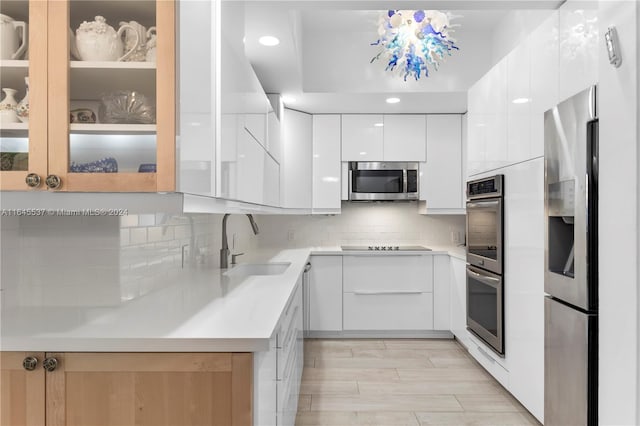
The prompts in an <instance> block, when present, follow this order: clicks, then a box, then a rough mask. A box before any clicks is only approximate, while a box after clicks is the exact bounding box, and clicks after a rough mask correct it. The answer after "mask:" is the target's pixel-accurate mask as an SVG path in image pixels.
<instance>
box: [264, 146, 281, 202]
mask: <svg viewBox="0 0 640 426" xmlns="http://www.w3.org/2000/svg"><path fill="white" fill-rule="evenodd" d="M263 155H264V179H263V183H264V197H263V204H264V205H266V206H271V207H279V206H280V165H279V164H278V163H277V162H276V160H274V159H273V157H271V155H269V154H268V153H267V152H263Z"/></svg>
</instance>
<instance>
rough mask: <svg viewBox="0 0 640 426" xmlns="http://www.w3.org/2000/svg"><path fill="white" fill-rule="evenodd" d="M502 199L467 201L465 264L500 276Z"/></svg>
mask: <svg viewBox="0 0 640 426" xmlns="http://www.w3.org/2000/svg"><path fill="white" fill-rule="evenodd" d="M502 229H503V223H502V197H498V198H485V199H481V200H473V201H467V262H469V264H471V265H475V266H478V267H480V268H482V269H486V270H488V271H491V272H494V273H496V274H499V275H502V248H503V247H502V244H503V240H502Z"/></svg>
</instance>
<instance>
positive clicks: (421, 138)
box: [382, 114, 427, 161]
mask: <svg viewBox="0 0 640 426" xmlns="http://www.w3.org/2000/svg"><path fill="white" fill-rule="evenodd" d="M383 124H384V126H383V153H382V157H383V158H384V161H425V160H426V157H427V150H426V147H425V145H426V141H427V129H426V128H427V123H426V119H425V116H424V115H416V114H402V115H390V114H385V115H384V117H383Z"/></svg>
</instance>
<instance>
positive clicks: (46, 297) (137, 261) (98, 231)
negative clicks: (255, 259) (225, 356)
mask: <svg viewBox="0 0 640 426" xmlns="http://www.w3.org/2000/svg"><path fill="white" fill-rule="evenodd" d="M234 216H235V215H234ZM234 216H232V217H230V218H229V220H228V225H229V226H228V229H227V233H228V235H229V247H230V248H231V250H232V252H239V251H245V250H251V248H252V247H256V246H257V242H256V239H255V237H254V236H253V234H252V233H251V228H250V226H249V224H248V223H246V224H245V223H241V220H242V219H239V218H238V219H236V218H235V217H234ZM244 221H246V219H244ZM221 222H222V215H206V214H184V215H170V214H165V213H157V214H141V215H129V216H122V217H96V216H92V217H50V216H45V217H19V218H18V217H10V218H3V219H2V221H0V228H1V230H0V244H1V246H2V248H1V257H0V270H1V277H0V288H1V289H2V293H1V294H2V299H3V300H2V302H3V306H8V305H17V306H87V305H90V306H105V305H110V304H117V303H121V302H122V301H126V300H130V299H134V298H136V297H140V296H143V295H145V294H147V293H149V292H151V291H153V290H155V289H159V288H162V287H165V286H167V285H169V284H171V283H173V282H175V280H176V279H178V274H179V273H180V272H181V270H183V269H188V268H195V267H198V266H199V265H203V264H206V265H213V266H215V265H217V264H218V263H219V255H218V253H219V249H220V247H221V244H222V241H221V240H222V236H221Z"/></svg>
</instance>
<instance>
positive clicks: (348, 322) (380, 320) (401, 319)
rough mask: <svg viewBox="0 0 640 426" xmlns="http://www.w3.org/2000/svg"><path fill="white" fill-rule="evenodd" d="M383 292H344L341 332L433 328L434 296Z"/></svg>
mask: <svg viewBox="0 0 640 426" xmlns="http://www.w3.org/2000/svg"><path fill="white" fill-rule="evenodd" d="M386 291H387V293H385V292H384V291H379V292H371V293H366V292H357V293H345V294H344V329H345V330H418V331H422V330H432V329H433V293H420V292H415V293H414V292H409V291H403V290H393V289H392V286H390V288H389V289H388V290H386Z"/></svg>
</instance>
